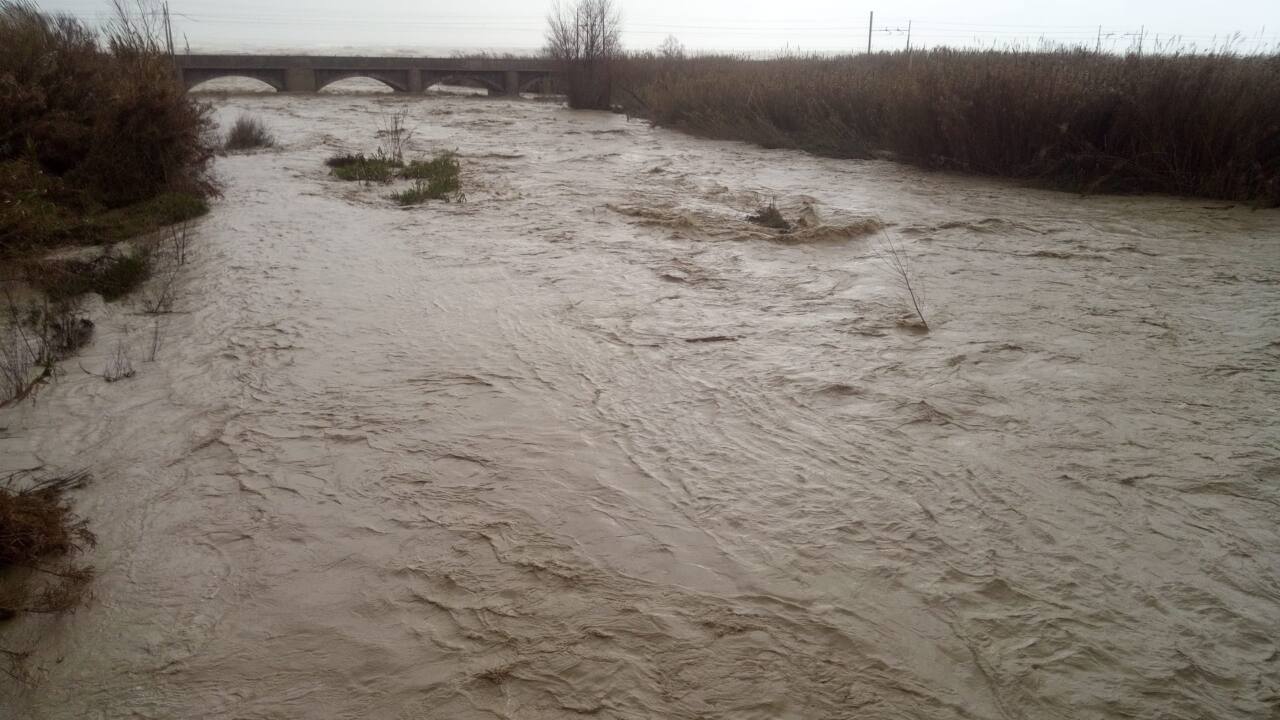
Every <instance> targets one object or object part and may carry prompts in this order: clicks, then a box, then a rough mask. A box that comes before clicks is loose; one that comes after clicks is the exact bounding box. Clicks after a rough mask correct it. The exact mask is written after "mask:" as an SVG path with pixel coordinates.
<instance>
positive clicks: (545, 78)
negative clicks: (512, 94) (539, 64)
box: [520, 73, 551, 93]
mask: <svg viewBox="0 0 1280 720" xmlns="http://www.w3.org/2000/svg"><path fill="white" fill-rule="evenodd" d="M550 81H551V76H550V75H549V74H542V73H539V74H537V75H531V76H530V77H528V78H522V79H521V80H520V92H522V93H524V92H533V88H534V87H537V86H539V85H541V84H542V83H544V82H546V83H549V82H550ZM549 90H550V89H549V88H547V89H546V90H544V92H547V91H549Z"/></svg>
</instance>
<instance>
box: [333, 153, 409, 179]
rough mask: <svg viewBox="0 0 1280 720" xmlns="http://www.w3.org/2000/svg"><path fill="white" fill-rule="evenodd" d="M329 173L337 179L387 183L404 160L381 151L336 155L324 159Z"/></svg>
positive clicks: (400, 167)
mask: <svg viewBox="0 0 1280 720" xmlns="http://www.w3.org/2000/svg"><path fill="white" fill-rule="evenodd" d="M325 165H328V166H329V168H330V173H331V174H332V175H333V176H334V177H336V178H338V179H339V180H346V181H348V182H362V183H375V182H377V183H387V182H391V181H392V180H394V179H395V178H396V176H397V174H398V173H399V171H400V170H401V169H403V168H404V162H402V161H400V160H395V159H392V158H390V157H388V156H386V155H383V154H382V153H378V154H376V155H371V156H366V155H364V154H359V155H349V154H348V155H336V156H334V157H331V158H329V159H328V160H326V161H325Z"/></svg>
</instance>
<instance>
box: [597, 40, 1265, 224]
mask: <svg viewBox="0 0 1280 720" xmlns="http://www.w3.org/2000/svg"><path fill="white" fill-rule="evenodd" d="M612 78H613V84H614V89H613V96H614V102H615V103H617V104H619V105H620V106H621V107H622V108H624V109H625V110H626V111H627V112H628V113H629V114H632V115H637V116H641V117H644V118H647V119H648V120H650V121H651V122H653V123H654V124H656V125H660V126H666V127H671V128H674V129H678V130H683V131H686V132H690V133H693V134H696V135H700V136H704V137H709V138H718V139H729V140H744V141H747V142H753V143H757V144H760V145H762V146H764V147H768V148H793V149H799V150H806V151H809V152H812V153H815V154H819V155H826V156H831V157H838V158H873V157H881V158H888V159H894V160H898V161H902V162H906V163H910V164H913V165H918V166H921V167H925V168H930V169H939V170H955V171H963V172H971V173H978V174H983V175H993V176H1001V177H1009V178H1015V179H1019V180H1024V181H1032V182H1034V183H1037V184H1040V185H1043V186H1046V187H1052V188H1059V189H1065V190H1075V191H1084V192H1160V193H1171V194H1179V195H1189V196H1199V197H1206V198H1215V199H1223V200H1233V201H1242V202H1249V203H1253V204H1256V205H1259V206H1276V205H1280V56H1277V55H1271V56H1236V55H1231V54H1211V55H1191V54H1185V55H1148V56H1138V55H1129V56H1115V55H1108V54H1099V53H1093V52H1086V51H1082V50H1057V51H1048V52H1016V51H968V50H945V49H940V50H930V51H927V52H895V53H877V54H871V55H850V56H838V57H830V56H816V55H814V56H789V57H782V58H777V59H771V60H753V59H747V58H741V57H731V56H701V57H685V56H684V54H683V52H682V51H680V50H679V49H678V46H677V47H676V48H675V49H672V50H669V51H668V52H666V53H658V54H652V53H650V54H633V55H630V56H628V57H622V58H618V59H615V60H614V61H613V62H612Z"/></svg>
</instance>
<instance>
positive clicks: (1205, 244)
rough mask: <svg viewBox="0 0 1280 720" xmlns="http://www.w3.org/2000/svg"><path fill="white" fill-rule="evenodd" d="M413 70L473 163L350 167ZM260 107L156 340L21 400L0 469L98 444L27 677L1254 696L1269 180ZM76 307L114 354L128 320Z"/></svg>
mask: <svg viewBox="0 0 1280 720" xmlns="http://www.w3.org/2000/svg"><path fill="white" fill-rule="evenodd" d="M406 102H408V103H409V106H410V107H411V108H412V117H413V120H414V123H415V124H416V125H417V128H418V131H417V134H416V136H415V138H414V140H413V146H414V147H415V148H416V149H417V150H418V151H420V152H421V153H422V154H424V155H431V154H435V153H437V152H439V151H443V150H457V151H458V153H459V157H460V160H461V162H462V166H463V187H464V191H465V194H466V202H465V203H450V204H444V203H429V204H427V205H424V206H421V207H415V208H412V209H407V210H406V209H401V208H399V207H397V206H395V204H394V203H393V202H392V201H391V200H389V199H388V198H387V195H388V193H389V191H390V189H391V188H388V187H385V186H373V187H363V186H358V185H352V184H344V183H340V182H337V181H335V180H333V179H331V178H330V177H328V175H327V169H326V168H325V167H324V164H323V160H324V159H325V158H326V157H328V156H329V155H332V154H336V153H339V152H348V151H352V152H361V151H364V152H368V151H371V150H373V149H374V148H375V147H376V146H377V143H378V138H376V137H375V133H376V132H377V130H378V116H379V114H380V113H382V112H385V111H386V110H387V109H388V108H392V107H399V106H400V105H402V104H404V103H406ZM242 111H248V112H252V113H253V114H256V115H258V116H260V117H262V118H263V119H264V120H265V121H266V122H267V124H268V125H269V127H270V129H271V130H272V132H274V133H275V134H276V136H277V138H278V139H279V142H280V146H281V147H280V148H278V149H277V150H273V151H266V152H257V153H251V154H246V155H233V156H229V157H226V158H223V159H220V160H219V162H218V166H217V172H218V174H219V175H220V177H221V179H222V181H223V183H224V192H225V196H224V197H223V199H222V200H221V201H220V202H219V203H217V204H216V206H215V207H214V209H213V212H212V213H211V215H210V216H209V217H208V218H207V219H205V220H203V221H201V223H200V225H199V228H198V230H197V231H196V232H197V237H196V238H195V239H193V240H192V247H193V250H192V257H191V259H190V260H189V261H188V262H187V264H186V265H185V266H184V268H183V271H182V273H181V276H180V280H179V281H178V282H179V284H180V286H181V287H180V288H178V290H177V291H176V294H175V300H174V312H173V313H172V314H171V316H170V317H171V318H172V319H171V320H169V321H168V325H167V326H166V329H165V333H166V335H165V338H164V352H163V353H161V355H160V357H159V359H157V360H156V361H155V362H147V363H142V362H139V363H137V367H138V372H137V374H136V376H135V377H133V378H130V379H128V380H126V381H122V382H117V383H111V384H106V383H103V382H102V381H101V380H99V379H97V378H94V377H92V376H90V375H88V374H85V373H80V372H78V371H77V372H68V373H66V374H65V376H64V377H62V378H60V379H59V381H58V382H57V383H56V384H54V385H53V386H51V387H48V388H45V389H44V390H43V391H42V392H41V393H40V395H39V396H38V398H37V400H36V401H35V402H27V403H24V404H22V405H21V406H18V407H15V408H7V409H4V410H2V411H0V428H3V430H0V457H2V458H3V462H4V467H3V468H0V470H10V469H18V468H22V467H33V466H36V465H46V466H55V467H71V466H75V467H81V466H88V467H92V468H93V469H94V472H95V475H96V476H97V477H98V481H97V482H96V483H95V484H94V485H92V486H91V487H89V488H86V489H85V490H83V491H81V492H79V493H78V494H77V496H76V497H77V502H78V511H79V512H80V513H81V514H83V515H85V516H87V517H89V518H90V519H91V520H92V523H93V528H94V530H95V531H96V532H97V534H98V538H99V545H98V548H97V550H96V551H95V552H94V554H93V561H94V563H95V564H96V565H97V568H98V572H99V578H98V580H97V581H96V586H95V601H94V602H93V603H92V604H91V605H90V606H89V607H87V608H86V609H84V610H82V611H80V612H78V613H76V614H75V615H73V616H70V617H68V618H65V619H61V620H57V621H56V622H53V621H49V620H46V619H35V620H26V619H24V620H22V621H20V622H21V623H22V624H20V625H18V626H16V627H13V628H11V629H10V630H9V631H8V633H7V635H6V638H8V639H7V640H6V643H8V644H20V643H22V642H23V641H24V638H31V637H35V636H36V635H37V634H39V635H41V636H43V637H44V640H43V641H42V644H41V645H40V646H39V647H38V649H37V650H36V653H35V655H34V656H33V657H32V659H31V662H30V665H31V669H32V671H33V674H34V676H35V678H36V680H35V682H34V684H33V685H32V686H30V687H25V688H24V687H18V686H5V687H4V692H3V693H0V709H3V710H4V711H5V712H4V713H3V714H5V715H6V716H12V717H30V718H49V719H53V718H86V717H122V716H136V717H154V718H170V717H175V718H176V717H181V718H197V717H228V718H229V717H236V718H284V717H307V718H355V717H360V718H403V717H441V718H445V717H448V718H561V717H574V716H578V715H583V714H588V715H593V716H596V717H608V718H653V717H663V718H797V719H801V718H805V719H807V718H837V717H847V718H1110V717H1126V716H1131V717H1141V718H1162V717H1195V718H1235V717H1267V716H1268V713H1271V712H1273V711H1274V708H1275V707H1276V703H1277V701H1278V699H1280V654H1278V649H1277V644H1276V640H1275V628H1276V623H1277V618H1280V572H1277V569H1276V568H1277V558H1280V526H1277V524H1276V521H1275V519H1276V517H1277V511H1278V507H1280V447H1278V445H1280V438H1278V437H1277V434H1276V430H1275V422H1274V414H1275V406H1276V397H1277V395H1276V374H1275V367H1276V364H1277V361H1280V350H1278V349H1277V342H1278V341H1280V335H1277V330H1276V329H1277V328H1278V327H1280V252H1277V238H1278V237H1280V216H1278V215H1277V214H1276V213H1273V212H1254V211H1251V210H1249V209H1248V208H1244V207H1229V206H1222V205H1217V204H1215V205H1210V204H1206V203H1203V202H1196V201H1187V200H1177V199H1167V198H1115V197H1089V198H1082V197H1077V196H1073V195H1068V194H1060V193H1049V192H1042V191H1036V190H1028V189H1021V188H1017V187H1013V186H1009V185H1004V184H999V183H993V182H988V181H983V180H975V179H972V178H961V177H951V176H946V175H934V174H926V173H922V172H919V171H915V170H911V169H909V168H904V167H902V166H899V165H894V164H891V163H887V162H850V161H839V160H830V159H821V158H814V157H809V156H806V155H803V154H800V153H794V152H785V151H769V150H763V149H759V148H754V147H750V146H746V145H742V144H738V143H727V142H711V141H705V140H699V139H694V138H690V137H686V136H682V135H679V134H675V133H671V132H666V131H662V130H653V129H650V128H648V127H646V126H644V125H643V124H641V123H638V122H628V121H627V120H626V119H625V118H622V117H618V116H611V115H604V114H590V113H575V112H570V111H568V110H565V109H562V108H558V107H555V106H553V105H549V104H543V103H530V102H518V101H507V100H493V101H478V100H468V99H449V98H429V99H426V100H414V101H405V100H403V99H399V98H377V97H357V96H315V97H284V96H279V97H277V96H269V95H268V96H261V97H231V98H225V99H220V100H218V117H219V120H220V122H222V123H223V124H224V125H227V124H229V123H230V122H231V121H233V120H234V119H235V117H236V116H238V115H239V113H240V112H242ZM769 203H776V204H777V207H778V208H779V210H780V211H782V213H783V214H784V216H786V217H787V218H788V219H789V220H790V221H792V222H796V223H797V224H798V226H799V227H798V229H797V230H796V231H795V232H794V233H792V234H791V235H790V236H787V237H783V236H780V235H774V234H771V233H770V232H768V231H766V230H765V229H762V228H760V227H758V226H756V225H753V224H751V223H749V222H747V221H746V217H747V215H748V214H750V213H751V212H754V211H755V210H756V209H758V208H759V207H761V206H763V205H767V204H769ZM801 220H803V222H800V221H801ZM882 231H883V232H885V233H890V234H891V236H892V237H893V238H895V239H897V240H898V241H899V242H901V243H902V244H903V246H904V247H906V248H907V249H908V250H909V252H910V253H911V260H912V262H913V265H914V267H915V268H916V270H917V271H918V273H919V275H920V277H921V279H922V284H923V288H924V290H925V292H926V299H927V304H928V308H929V313H930V317H929V326H930V332H927V333H922V332H912V331H910V329H909V328H905V327H903V325H902V317H903V314H904V312H906V311H907V308H906V306H905V305H904V299H903V298H902V297H901V293H900V290H899V288H898V287H897V285H896V284H895V281H894V278H893V276H892V274H891V273H888V272H886V270H885V268H884V267H883V264H882V263H878V262H877V260H876V256H875V252H874V250H875V243H876V242H878V241H879V240H878V238H880V237H881V233H882ZM94 320H95V322H96V323H97V333H96V335H95V339H94V341H93V343H92V345H91V346H90V347H89V348H87V349H86V350H85V354H84V358H85V359H84V362H85V364H86V366H88V367H90V368H92V367H94V365H93V363H94V362H95V361H97V360H100V359H102V358H105V357H106V356H107V355H108V354H109V353H110V352H112V350H113V348H114V347H115V346H116V345H118V341H119V340H120V339H121V338H124V339H125V341H127V342H137V343H144V344H145V343H146V342H149V336H148V334H147V333H149V332H150V330H149V327H150V326H148V325H146V323H145V322H143V321H140V320H138V318H137V315H136V314H133V313H132V311H131V310H130V308H129V304H128V303H127V302H126V303H120V304H115V305H112V306H108V307H105V308H103V309H101V310H100V311H98V312H95V314H94ZM148 322H149V321H148ZM140 352H142V351H140Z"/></svg>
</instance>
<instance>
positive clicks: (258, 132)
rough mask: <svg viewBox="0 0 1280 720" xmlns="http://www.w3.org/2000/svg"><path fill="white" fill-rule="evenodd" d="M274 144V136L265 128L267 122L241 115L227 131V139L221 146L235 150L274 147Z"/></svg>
mask: <svg viewBox="0 0 1280 720" xmlns="http://www.w3.org/2000/svg"><path fill="white" fill-rule="evenodd" d="M275 144H276V138H275V136H274V135H272V134H271V131H270V130H268V129H267V124H266V123H264V122H263V121H262V118H259V117H255V116H253V115H241V116H240V117H238V118H236V121H235V123H233V124H232V125H231V129H230V130H229V131H227V141H226V142H225V143H223V147H224V148H225V149H226V150H228V151H231V152H236V151H243V150H257V149H260V148H269V147H275Z"/></svg>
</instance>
